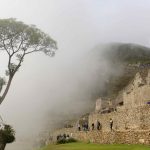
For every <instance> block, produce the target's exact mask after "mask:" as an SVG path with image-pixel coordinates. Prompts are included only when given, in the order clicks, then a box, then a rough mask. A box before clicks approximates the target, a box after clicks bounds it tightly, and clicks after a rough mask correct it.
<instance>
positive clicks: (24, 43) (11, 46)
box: [0, 18, 57, 104]
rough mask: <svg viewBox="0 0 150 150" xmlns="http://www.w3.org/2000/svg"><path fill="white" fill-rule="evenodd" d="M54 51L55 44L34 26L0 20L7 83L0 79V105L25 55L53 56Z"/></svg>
mask: <svg viewBox="0 0 150 150" xmlns="http://www.w3.org/2000/svg"><path fill="white" fill-rule="evenodd" d="M56 50H57V45H56V42H55V41H54V40H53V39H52V38H51V37H50V36H49V35H47V34H45V33H44V32H42V31H41V30H40V29H38V28H37V27H36V26H34V25H26V24H24V23H23V22H20V21H17V20H16V19H13V18H10V19H0V52H5V53H6V54H7V56H8V62H7V70H6V76H7V77H8V78H7V81H6V80H5V79H4V78H2V77H0V104H1V103H2V102H3V100H4V99H5V97H6V95H7V93H8V90H9V88H10V85H11V82H12V79H13V77H14V75H15V74H16V72H17V71H18V69H19V68H20V67H21V65H22V62H23V61H24V58H25V56H26V55H29V54H32V53H35V52H43V53H45V54H46V55H48V56H54V55H55V51H56ZM4 85H5V86H4ZM4 87H5V88H4Z"/></svg>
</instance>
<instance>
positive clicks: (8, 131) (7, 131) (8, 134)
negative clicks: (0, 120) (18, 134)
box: [0, 125, 15, 143]
mask: <svg viewBox="0 0 150 150" xmlns="http://www.w3.org/2000/svg"><path fill="white" fill-rule="evenodd" d="M0 136H1V138H2V139H3V141H4V142H5V143H12V142H14V141H15V131H14V129H13V128H12V127H11V126H10V125H5V126H4V129H1V130H0Z"/></svg>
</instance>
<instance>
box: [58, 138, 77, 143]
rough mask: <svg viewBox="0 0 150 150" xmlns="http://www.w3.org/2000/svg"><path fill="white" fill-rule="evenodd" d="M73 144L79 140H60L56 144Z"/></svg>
mask: <svg viewBox="0 0 150 150" xmlns="http://www.w3.org/2000/svg"><path fill="white" fill-rule="evenodd" d="M72 142H77V140H76V139H74V138H69V139H64V138H62V139H60V140H58V141H57V143H56V144H65V143H72Z"/></svg>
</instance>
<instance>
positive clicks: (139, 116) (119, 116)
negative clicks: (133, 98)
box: [89, 105, 150, 131]
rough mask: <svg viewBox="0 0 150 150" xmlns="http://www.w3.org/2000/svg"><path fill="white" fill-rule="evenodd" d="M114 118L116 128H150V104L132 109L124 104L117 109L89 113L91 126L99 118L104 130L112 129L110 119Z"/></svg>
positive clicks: (114, 127)
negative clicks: (105, 112) (107, 111)
mask: <svg viewBox="0 0 150 150" xmlns="http://www.w3.org/2000/svg"><path fill="white" fill-rule="evenodd" d="M110 118H112V120H113V122H114V124H113V129H114V130H126V129H134V130H137V129H139V130H142V129H144V130H147V129H150V106H149V105H145V106H139V107H136V108H132V109H127V108H124V106H121V107H120V108H119V107H118V110H117V111H114V112H111V113H107V114H99V113H91V114H90V115H89V127H91V124H92V123H95V125H96V121H97V120H99V121H100V123H101V125H102V130H103V131H110V126H109V120H110Z"/></svg>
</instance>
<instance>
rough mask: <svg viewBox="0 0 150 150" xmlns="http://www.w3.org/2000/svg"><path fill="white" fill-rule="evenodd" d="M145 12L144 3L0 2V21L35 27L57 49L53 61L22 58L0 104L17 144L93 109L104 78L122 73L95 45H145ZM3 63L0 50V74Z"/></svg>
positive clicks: (148, 20) (148, 6)
mask: <svg viewBox="0 0 150 150" xmlns="http://www.w3.org/2000/svg"><path fill="white" fill-rule="evenodd" d="M148 14H150V1H148V0H143V1H141V0H132V1H130V0H122V1H119V0H113V1H110V0H75V1H73V0H38V1H37V0H32V1H31V0H13V1H12V0H5V1H1V5H0V17H1V18H17V19H18V20H20V21H23V22H24V23H26V24H34V25H36V26H37V27H38V28H40V29H41V30H43V31H44V32H46V33H47V34H49V35H50V36H51V37H52V38H53V39H54V40H56V41H57V43H58V48H59V49H58V51H57V53H56V56H55V57H54V58H49V57H47V56H44V54H33V55H30V56H28V57H26V58H25V61H24V62H23V64H22V67H21V68H20V70H19V71H18V72H17V74H16V76H15V77H14V80H13V82H12V85H11V87H10V91H9V92H8V95H7V97H6V99H5V100H4V102H3V103H2V105H1V106H0V115H1V116H2V118H3V120H4V122H6V123H8V124H11V125H13V127H14V128H15V129H16V136H17V141H18V140H20V138H22V139H26V140H28V141H29V139H31V138H32V137H33V136H35V135H38V134H39V132H41V131H45V130H49V129H51V127H52V126H53V125H54V123H55V122H57V121H58V120H63V119H65V120H69V119H71V118H72V116H73V117H75V118H76V117H77V116H80V115H81V114H83V113H85V112H88V111H89V110H91V109H93V108H94V103H93V102H92V100H93V99H95V98H96V97H98V96H99V91H101V90H103V88H104V85H105V84H104V83H105V82H107V79H108V78H109V75H110V74H118V73H120V72H121V69H120V66H118V67H115V65H114V64H113V63H111V62H110V61H109V60H108V59H106V58H105V57H103V54H102V51H104V50H106V49H107V48H105V47H104V46H103V45H100V43H110V42H111V43H112V42H123V43H138V44H141V45H144V46H149V45H150V30H149V27H150V16H149V15H148ZM97 45H100V46H98V47H97ZM95 49H96V50H95ZM97 50H98V53H97ZM6 61H7V60H6V56H5V55H3V54H2V53H1V52H0V75H1V74H2V73H3V72H4V70H5V66H6V65H5V62H6ZM116 69H117V70H116ZM32 139H33V138H32ZM11 145H13V144H11ZM11 145H10V146H9V147H10V148H9V149H11V150H12V149H13V148H12V146H11ZM16 146H17V142H16ZM21 148H22V149H23V146H22V147H21ZM21 148H20V147H18V146H17V147H15V148H14V149H15V150H17V149H18V150H21Z"/></svg>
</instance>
